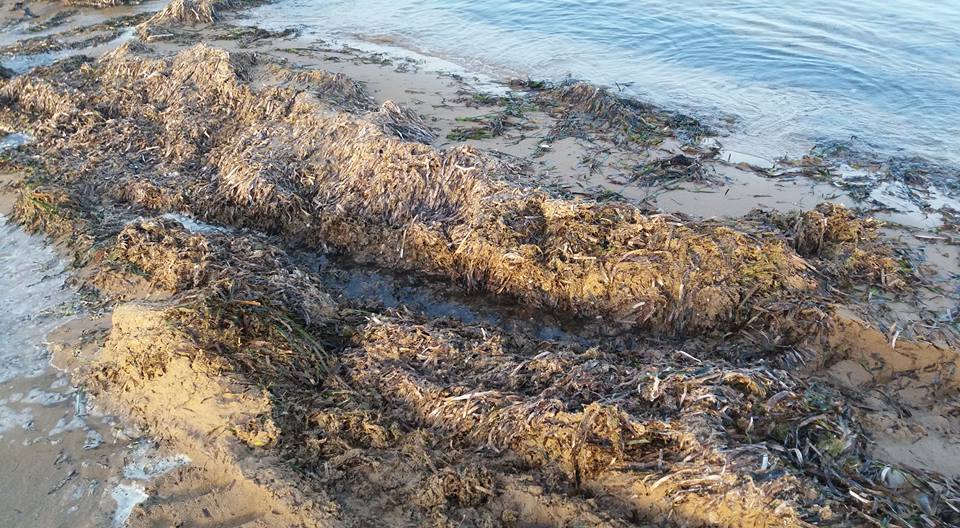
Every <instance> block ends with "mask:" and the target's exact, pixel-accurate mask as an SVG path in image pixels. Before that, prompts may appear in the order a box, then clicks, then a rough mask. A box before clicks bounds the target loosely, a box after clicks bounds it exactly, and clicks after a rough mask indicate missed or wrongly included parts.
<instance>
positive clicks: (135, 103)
mask: <svg viewBox="0 0 960 528" xmlns="http://www.w3.org/2000/svg"><path fill="white" fill-rule="evenodd" d="M137 50H139V51H137ZM138 53H141V54H142V55H138ZM81 69H82V72H83V74H82V75H80V76H76V75H75V74H74V73H70V74H67V73H63V74H59V75H58V74H53V75H49V76H47V77H46V78H38V77H29V78H23V79H15V80H14V81H12V82H11V83H8V84H7V85H6V86H4V87H3V88H2V89H0V97H2V98H3V100H4V101H6V102H7V106H8V107H9V108H10V110H11V113H15V114H16V115H17V116H19V117H20V118H22V116H24V115H27V116H30V122H29V123H28V124H25V126H27V127H29V128H30V129H31V130H35V131H36V133H37V135H38V137H39V138H40V139H39V141H40V142H41V143H42V144H44V145H45V146H46V147H48V148H55V149H57V150H59V151H60V152H62V153H63V154H64V155H66V156H70V152H78V150H79V149H83V150H88V149H90V148H91V147H92V146H94V145H96V149H95V150H96V152H99V153H101V154H100V155H99V156H98V157H96V158H86V160H85V161H84V162H83V163H82V165H81V164H80V163H77V164H75V165H72V166H74V167H77V171H76V172H73V171H68V173H69V175H65V176H64V177H65V178H66V179H71V178H82V179H84V180H85V181H86V182H87V183H88V184H90V185H91V186H93V187H95V188H99V189H100V191H101V192H102V193H105V194H110V195H112V196H115V197H117V198H121V199H123V200H126V201H130V202H134V203H137V204H139V205H142V206H145V207H148V208H150V209H153V210H157V211H170V210H177V211H189V212H191V213H192V214H194V215H195V216H197V217H198V218H203V219H208V220H215V221H218V222H222V223H225V224H229V225H236V226H245V227H252V228H257V229H261V230H264V231H266V232H269V233H275V234H283V235H285V236H287V237H288V238H291V239H296V240H300V241H303V242H307V243H319V242H322V243H324V244H327V245H332V246H335V247H339V248H341V249H342V250H344V251H348V252H350V253H352V254H354V255H355V256H357V257H358V258H361V259H367V260H371V261H376V262H379V263H381V264H384V265H388V266H400V267H408V268H416V269H422V270H426V271H429V272H432V273H436V274H440V275H445V276H447V277H450V278H451V279H453V280H455V281H456V282H459V283H461V284H464V285H465V286H466V287H468V288H471V289H481V290H486V291H492V292H497V293H500V294H506V295H510V296H513V297H515V298H518V299H521V300H522V301H523V302H527V303H530V304H533V305H542V306H548V307H556V308H558V309H561V310H565V311H569V312H572V313H575V314H578V315H582V316H603V317H607V318H609V321H610V322H611V323H619V324H622V325H624V326H626V327H643V328H649V329H653V330H655V331H658V332H662V333H665V334H684V333H696V332H703V331H712V330H721V331H729V330H732V329H737V328H741V327H743V326H746V325H747V324H751V323H753V322H760V323H772V322H773V321H771V320H768V319H767V318H765V317H764V314H766V313H769V309H768V308H764V307H765V306H767V305H771V304H774V303H780V302H781V301H782V300H783V299H784V298H785V297H788V298H789V297H791V296H794V295H799V294H802V293H803V292H805V291H810V290H812V289H814V288H815V287H816V284H815V282H814V281H812V280H811V278H810V277H809V276H808V275H807V274H806V272H805V266H806V265H805V264H804V262H803V261H802V259H801V258H799V257H798V256H797V255H796V254H795V253H794V252H793V250H791V249H790V248H789V247H788V246H787V245H786V244H785V243H784V242H781V241H778V240H775V239H759V238H755V237H753V236H751V235H749V234H747V233H742V232H737V231H735V230H732V229H729V228H726V227H720V226H712V225H709V224H704V225H697V224H695V223H681V222H677V221H675V220H674V219H671V218H669V217H664V216H659V217H658V216H646V215H643V214H641V213H640V212H639V211H638V210H637V209H635V208H634V207H632V206H628V205H623V204H597V203H590V202H575V201H564V200H556V199H553V198H550V197H549V196H548V195H546V194H545V193H543V192H540V191H536V190H532V189H521V188H517V187H514V186H512V185H510V184H509V183H507V182H505V181H504V180H503V179H502V178H501V177H500V176H498V175H506V174H508V173H509V171H510V170H512V169H511V167H510V166H509V165H508V164H506V163H504V162H502V161H500V160H498V159H496V158H491V157H487V156H485V155H483V154H482V153H480V152H478V151H476V150H474V149H472V148H469V147H458V148H454V149H451V150H448V151H437V150H434V149H433V148H431V147H429V146H426V145H422V144H418V143H415V142H409V141H404V140H403V139H401V138H399V137H396V136H395V135H394V134H396V133H398V132H397V131H398V130H403V129H404V128H406V129H408V130H420V129H422V124H421V123H420V122H417V121H415V120H413V119H412V117H410V116H406V117H403V116H404V115H405V114H397V113H393V114H390V113H387V115H388V116H389V115H392V116H393V117H388V120H392V121H391V122H392V123H393V124H390V123H388V124H384V117H383V116H384V111H383V110H381V111H380V112H376V113H373V114H368V115H362V116H359V117H353V116H351V115H349V114H347V113H343V112H341V113H336V114H333V115H330V114H329V113H328V112H327V111H326V110H324V108H325V107H328V106H330V105H333V106H334V107H336V106H337V105H338V104H339V102H340V101H343V100H344V99H349V98H350V96H347V95H345V94H344V93H343V89H344V88H347V89H348V90H351V91H352V88H350V87H349V86H344V85H329V86H326V87H325V88H326V90H327V91H325V92H317V91H316V88H314V89H313V90H303V89H302V88H297V87H295V86H294V87H290V86H288V85H286V83H285V81H284V80H283V76H277V75H276V67H270V68H264V67H263V66H262V65H260V64H258V62H257V60H256V59H255V58H254V57H253V56H252V55H245V54H227V53H225V52H223V51H221V50H216V49H212V48H209V47H206V46H202V45H201V46H196V47H194V48H191V49H189V50H186V51H184V52H181V53H180V54H178V55H177V56H176V57H173V58H154V57H151V56H150V54H149V50H148V49H147V48H144V47H142V45H137V46H132V45H125V46H124V47H122V48H120V49H119V50H118V51H117V52H115V53H112V54H110V55H109V56H106V57H104V58H103V59H101V60H100V61H99V62H98V63H96V64H86V65H83V66H81ZM261 72H268V73H269V74H268V75H263V74H262V73H261ZM254 78H257V79H258V80H261V81H265V83H266V82H273V83H275V84H273V85H270V84H267V85H266V86H264V87H263V88H261V89H259V90H258V91H257V92H254V90H253V89H252V85H251V81H252V79H254ZM131 89H132V90H135V92H134V93H138V94H140V96H139V97H134V98H131V97H130V96H129V94H130V91H129V90H131ZM78 93H84V94H86V97H82V98H80V97H76V95H75V94H78ZM351 93H352V92H351ZM160 108H163V109H164V110H163V111H162V112H160V111H159V109H160ZM106 109H109V110H106ZM105 111H106V112H108V113H104V112H105ZM108 115H109V117H108ZM97 116H99V117H97ZM398 116H399V117H398ZM398 119H402V120H404V123H406V124H404V125H402V126H400V125H397V124H396V121H398ZM17 124H22V123H17ZM384 130H386V132H384ZM121 131H122V137H123V139H122V140H119V141H118V139H119V135H118V133H120V132H121ZM399 133H400V134H404V133H405V132H402V131H401V132H399ZM414 135H416V134H414ZM99 160H103V162H99ZM78 162H79V160H78ZM94 167H97V169H96V170H95V171H94V170H93V169H94ZM125 169H126V170H125ZM134 169H135V170H134ZM94 173H95V174H96V176H94V175H93V174H94ZM774 331H778V330H774ZM787 341H789V339H787Z"/></svg>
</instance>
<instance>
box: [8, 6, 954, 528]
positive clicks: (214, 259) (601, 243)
mask: <svg viewBox="0 0 960 528" xmlns="http://www.w3.org/2000/svg"><path fill="white" fill-rule="evenodd" d="M201 4H202V5H201ZM231 6H232V4H225V5H223V6H221V5H220V4H215V3H203V2H201V3H200V4H190V3H188V2H179V3H177V2H176V1H175V2H174V3H173V4H171V6H169V7H168V9H166V10H164V12H163V13H165V14H162V16H161V15H159V14H158V15H157V17H154V18H153V19H151V21H148V22H147V25H146V26H144V27H146V28H150V27H161V26H162V25H163V24H168V25H171V26H172V25H175V24H185V23H187V24H192V23H211V22H214V21H216V19H217V17H216V9H218V8H221V7H225V8H229V7H231ZM168 29H169V28H168ZM150 31H153V30H150ZM151 34H154V35H156V34H159V33H151ZM527 88H528V89H529V90H530V91H531V93H532V94H533V96H532V97H534V99H535V100H537V101H539V103H538V104H539V105H541V106H542V107H543V108H548V109H549V111H550V112H552V113H553V114H555V115H556V116H558V122H559V123H561V125H560V126H559V128H558V129H556V130H555V132H556V133H557V134H561V135H562V134H583V133H585V132H584V131H585V130H594V131H597V132H598V133H603V134H609V135H611V136H612V137H615V138H616V140H617V141H622V142H636V143H640V144H648V143H650V142H656V141H658V139H657V138H658V137H660V135H661V134H662V133H663V131H664V130H665V129H666V128H670V127H676V126H677V122H675V121H670V119H674V118H671V117H670V116H667V115H665V114H661V113H658V112H656V111H654V110H653V109H650V108H647V107H645V106H642V105H639V104H638V103H633V102H631V101H629V100H626V99H622V98H619V97H617V96H615V95H613V94H612V93H610V92H609V91H607V90H603V89H598V88H596V87H592V86H589V85H585V84H582V83H572V84H563V85H558V86H548V85H546V84H534V83H531V84H530V85H529V86H528V87H527ZM677 119H679V118H677ZM0 127H3V128H8V129H11V130H24V131H28V132H29V133H30V134H31V135H32V136H33V137H34V138H35V140H36V141H35V143H33V144H32V145H29V146H25V147H22V148H21V150H20V152H19V153H18V154H16V155H12V156H11V157H10V158H9V159H8V160H7V161H6V163H7V164H8V165H9V166H11V167H12V168H17V169H19V170H23V171H26V172H29V173H30V175H29V177H27V179H26V180H25V182H24V184H23V185H22V186H21V189H20V193H19V197H18V200H17V204H16V208H15V212H14V215H15V217H16V218H17V219H18V221H20V222H21V223H22V224H23V225H24V226H26V227H27V228H29V229H31V230H33V231H38V232H43V233H46V234H48V235H49V236H51V237H52V238H54V239H57V240H59V241H61V242H63V243H65V244H67V245H68V246H69V247H70V248H71V249H72V250H74V252H75V254H76V255H77V258H76V259H75V264H76V265H77V266H78V267H81V268H82V269H81V271H79V272H78V274H77V277H78V280H81V281H84V283H85V285H86V286H87V287H88V288H91V289H92V290H94V291H95V296H96V297H97V300H98V302H99V303H100V304H101V306H110V305H112V304H114V303H118V302H129V301H136V302H137V303H138V304H137V305H136V309H137V310H143V311H144V312H149V317H146V316H145V317H146V319H149V321H150V328H149V330H150V332H149V333H148V334H149V335H150V336H151V337H150V339H152V340H154V341H157V342H158V343H161V344H162V346H155V347H153V346H151V345H150V343H151V342H150V341H145V342H137V343H134V344H136V345H137V346H136V347H134V346H127V347H125V346H123V345H124V344H125V343H126V341H127V340H131V341H132V340H134V337H133V335H134V334H135V333H136V332H135V331H134V330H136V328H133V329H131V328H126V327H124V328H121V326H122V325H126V324H128V323H131V320H132V319H131V318H130V317H127V316H128V315H130V313H129V312H123V314H124V317H120V318H118V321H117V323H116V325H115V328H114V330H113V332H114V334H113V335H112V341H111V342H110V346H111V347H113V349H112V350H113V351H114V352H117V354H116V357H113V358H111V360H112V361H113V363H111V364H109V365H100V366H99V367H98V368H99V370H95V371H94V372H88V374H90V375H91V379H94V380H95V382H96V384H97V386H98V387H99V388H100V390H102V391H105V392H106V393H109V392H110V391H111V390H113V389H115V388H117V387H123V388H124V389H125V390H130V389H131V387H135V386H136V385H137V384H138V383H145V382H146V381H148V380H155V379H162V378H163V377H164V376H168V375H172V373H171V372H170V369H169V367H170V365H171V364H172V362H174V361H176V360H178V359H179V360H183V359H184V358H188V359H189V364H190V365H191V366H195V365H202V366H203V368H202V369H199V368H198V370H197V372H200V373H202V374H203V375H205V376H226V377H229V378H230V379H231V380H233V381H235V382H236V383H241V384H247V385H250V386H256V387H258V388H260V389H262V390H263V391H264V392H265V394H267V395H268V398H269V405H268V406H266V408H261V407H258V408H257V409H258V411H257V412H258V413H260V414H258V415H257V416H255V417H253V418H251V417H250V416H249V415H247V414H245V415H243V420H242V422H237V423H232V424H228V426H226V427H223V428H221V429H222V431H226V432H227V433H229V434H230V435H233V437H235V438H236V439H237V440H239V441H240V442H242V443H243V444H244V445H245V446H247V448H249V449H251V450H253V451H252V452H253V453H255V454H257V455H259V454H261V453H263V454H270V455H276V456H277V460H279V461H281V463H282V464H284V465H285V466H284V467H290V468H295V469H296V470H297V472H298V474H299V475H301V477H302V478H303V479H304V480H305V482H307V483H309V485H310V486H313V487H314V491H316V492H317V493H318V494H322V495H323V496H324V497H326V499H328V500H329V501H330V505H329V507H327V511H328V512H333V513H332V515H336V516H341V517H343V518H347V519H350V520H351V521H354V520H355V521H356V522H357V523H358V524H384V523H387V524H398V525H399V524H416V525H435V526H477V527H480V526H497V525H516V526H526V525H534V524H557V525H560V524H565V525H576V524H586V525H594V526H628V525H635V524H640V523H650V524H657V525H667V526H707V525H722V526H804V525H811V524H815V525H820V526H850V525H861V524H862V525H876V526H903V527H908V526H909V527H918V526H938V525H950V524H956V523H958V522H960V511H958V509H957V508H958V506H960V502H958V501H960V488H958V483H957V482H956V481H955V479H952V478H950V477H945V476H943V475H939V474H936V473H934V472H923V471H917V470H910V469H907V468H900V467H893V466H892V465H891V464H889V463H886V462H884V461H882V460H878V459H876V458H875V457H874V456H873V455H872V450H871V446H870V439H869V433H868V432H867V431H866V430H865V426H864V424H863V423H862V422H861V420H860V411H859V410H858V409H857V408H855V407H854V406H852V405H851V403H850V401H851V400H850V398H849V397H848V396H847V395H845V394H844V393H843V391H841V390H840V389H838V388H836V387H835V386H833V385H831V384H829V383H827V382H826V381H824V380H822V379H819V378H818V377H808V376H805V375H804V374H803V373H802V372H800V371H799V370H798V369H795V368H791V369H784V368H782V367H784V366H791V367H794V366H797V365H798V363H801V362H802V361H803V360H805V359H808V358H807V357H805V354H806V353H807V352H808V351H810V350H815V349H820V348H822V347H825V346H829V343H826V339H825V337H826V336H825V334H828V333H829V331H830V330H832V329H831V328H830V327H831V325H832V324H833V319H834V313H833V311H834V306H833V303H834V302H835V298H833V297H831V291H832V289H835V288H838V287H845V286H847V285H849V284H853V283H867V284H879V285H881V286H884V287H886V288H890V289H893V290H896V289H901V288H907V287H908V286H909V284H910V280H909V275H908V270H905V269H904V267H903V266H902V265H901V264H900V263H899V262H898V261H897V260H896V258H895V252H894V250H893V249H892V248H891V247H890V246H889V245H886V244H884V243H881V242H880V241H879V239H878V229H879V227H880V226H879V224H878V223H876V222H875V221H873V220H870V219H864V218H861V217H860V216H858V215H857V214H855V212H854V211H851V210H848V209H845V208H842V207H840V206H836V205H832V204H824V205H821V206H819V207H817V208H816V209H815V210H813V211H807V212H800V213H797V214H766V213H765V214H761V213H757V214H755V215H753V216H751V217H750V218H749V219H748V220H749V221H744V222H742V223H740V224H739V225H737V226H731V225H730V224H729V223H720V222H706V221H693V220H689V219H685V218H680V217H676V216H672V215H665V214H649V213H645V212H643V211H641V210H640V209H638V208H637V207H635V206H633V205H630V204H626V203H604V202H597V201H593V200H573V199H565V198H558V197H556V196H554V195H551V194H550V193H548V192H546V191H543V190H541V189H536V188H530V187H523V186H519V185H517V184H516V183H514V181H515V178H514V176H515V174H516V173H517V172H518V171H521V170H522V168H521V167H518V166H516V165H515V164H514V163H512V162H511V160H510V159H509V158H505V157H498V156H494V155H491V154H489V153H487V152H485V151H483V150H481V149H479V148H475V147H469V146H457V147H454V148H450V149H447V150H438V149H436V148H434V147H433V146H431V143H433V142H434V141H435V140H436V135H435V134H436V132H435V131H434V130H433V129H431V127H430V126H429V125H427V123H426V121H424V120H423V119H422V118H421V117H420V116H419V115H417V114H416V113H415V112H413V111H411V110H410V109H407V108H404V107H402V106H400V105H397V104H395V103H393V102H389V101H388V102H385V103H384V104H382V105H380V106H377V105H376V104H375V103H374V102H373V99H372V98H371V97H370V96H369V95H368V94H367V93H366V92H365V91H364V89H363V88H362V86H361V85H359V84H357V83H355V82H353V81H352V80H350V79H349V78H347V77H345V76H343V75H334V74H329V73H326V72H319V71H304V70H302V69H296V68H292V67H290V66H288V65H285V64H280V63H277V62H273V61H270V60H269V59H266V58H264V57H263V56H261V55H255V54H247V53H229V52H227V51H225V50H222V49H217V48H212V47H209V46H206V45H198V46H194V47H192V48H189V49H186V50H181V51H178V52H177V53H175V54H170V53H168V52H165V51H163V50H162V49H160V48H153V47H150V46H148V45H145V44H143V43H139V42H131V43H128V44H125V45H123V46H122V47H120V48H119V49H118V50H116V51H115V52H112V53H110V54H107V55H105V56H103V57H101V58H100V59H98V60H96V61H90V60H74V61H70V62H63V63H59V64H57V65H54V66H52V67H49V68H41V69H38V70H35V71H34V72H32V73H30V74H27V75H23V76H19V77H14V78H12V79H9V80H3V81H0ZM558 137H559V136H558ZM31 153H33V154H40V153H42V155H37V156H31V155H29V154H31ZM697 162H698V160H696V159H695V158H692V157H686V156H684V157H682V158H669V159H666V160H662V161H659V162H656V163H659V166H658V167H655V169H656V171H664V172H669V171H670V170H673V169H674V168H676V167H681V169H677V170H682V171H683V172H684V173H685V174H692V173H695V172H696V165H697ZM656 171H654V172H656ZM652 173H653V172H651V174H652ZM170 213H179V214H186V215H189V217H190V218H193V219H195V220H192V221H194V222H196V221H205V222H209V223H211V224H215V225H216V228H211V229H193V230H191V229H188V227H187V226H186V222H180V221H177V220H173V219H171V217H170V216H169V215H170ZM294 248H296V249H298V250H300V251H305V250H307V251H310V252H313V253H341V254H346V255H349V256H350V257H352V258H354V259H357V260H359V261H361V262H365V263H372V264H374V265H376V266H379V267H382V268H388V269H391V270H397V271H416V272H418V273H426V274H428V275H429V277H430V280H434V281H437V280H444V279H445V280H449V281H451V282H452V283H454V284H456V285H459V286H460V287H462V288H464V289H466V290H467V291H471V292H482V293H484V294H489V295H493V296H498V297H499V298H501V299H502V300H506V301H507V302H516V303H522V304H526V305H529V306H532V307H534V308H536V309H547V310H551V311H554V312H557V313H564V314H567V315H570V316H573V317H578V318H590V319H593V320H595V321H598V323H596V324H598V325H600V326H602V327H603V328H604V330H605V332H606V333H607V334H608V336H610V338H609V339H605V340H602V341H600V342H599V343H585V342H584V341H578V340H566V339H557V340H545V339H542V338H539V337H534V336H532V335H529V334H528V333H526V332H524V331H522V330H509V329H506V328H501V327H497V326H495V325H494V326H492V325H483V324H476V323H466V322H463V321H458V320H456V319H455V318H433V319H431V318H428V317H425V316H424V315H423V314H418V313H411V312H410V311H409V310H403V309H398V310H388V309H379V310H378V309H371V308H357V306H355V305H352V304H350V303H347V302H343V301H342V300H337V297H336V296H335V295H333V294H332V293H333V292H330V291H328V286H326V285H328V284H329V282H324V281H323V280H322V277H321V275H322V274H323V270H317V269H316V267H313V266H311V265H309V261H306V263H305V261H304V260H299V259H296V258H293V257H291V252H292V251H293V250H294ZM134 286H136V287H134ZM145 299H146V300H148V302H147V303H144V302H143V301H144V300H145ZM127 308H129V310H130V311H133V310H134V307H132V305H121V308H120V309H121V310H125V309H127ZM134 326H135V325H134ZM623 333H629V334H632V335H633V336H634V337H635V339H631V340H618V339H615V338H614V337H613V336H616V335H617V334H623ZM894 340H895V339H894ZM814 353H816V352H814ZM790 354H794V355H796V356H797V357H798V358H799V361H798V362H796V363H791V362H788V361H785V360H784V358H785V357H787V356H789V355H790ZM802 356H804V357H802ZM191 368H193V367H191ZM197 375H200V374H197ZM218 431H219V430H218ZM217 434H220V433H219V432H218V433H217ZM259 450H263V451H259Z"/></svg>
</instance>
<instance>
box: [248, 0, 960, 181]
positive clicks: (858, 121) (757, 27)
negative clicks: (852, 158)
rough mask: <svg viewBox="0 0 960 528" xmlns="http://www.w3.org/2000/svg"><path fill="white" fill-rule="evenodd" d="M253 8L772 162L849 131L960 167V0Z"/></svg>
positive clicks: (376, 2)
mask: <svg viewBox="0 0 960 528" xmlns="http://www.w3.org/2000/svg"><path fill="white" fill-rule="evenodd" d="M254 16H255V18H257V19H258V23H261V25H268V26H270V25H272V26H301V27H303V28H304V29H305V30H306V31H307V32H313V33H315V34H317V35H318V36H325V37H328V38H329V37H333V38H339V39H347V40H349V39H375V40H381V41H382V40H384V39H387V40H388V41H389V42H392V43H395V44H396V45H398V46H400V47H407V48H410V49H413V50H417V51H419V52H423V53H426V54H429V55H435V56H439V57H443V58H446V59H449V60H452V61H454V62H457V63H460V64H462V65H464V66H466V67H468V68H472V69H476V70H480V71H483V72H486V73H493V74H495V75H499V76H524V77H532V78H538V79H539V78H548V79H554V80H558V79H562V78H564V77H567V76H573V77H576V78H581V79H587V80H590V81H593V82H597V83H601V84H605V85H609V86H614V87H615V88H617V89H621V90H623V91H624V92H625V93H627V94H629V95H632V96H637V97H640V98H642V99H644V100H646V101H649V102H652V103H655V104H658V105H661V106H664V107H665V108H667V109H674V110H680V111H685V112H689V113H692V114H693V115H695V116H697V117H699V118H701V119H703V120H705V121H706V122H708V123H710V124H713V125H714V126H717V127H719V128H720V129H721V130H722V131H724V132H723V133H724V134H726V135H727V137H725V138H724V140H723V142H724V144H725V145H726V146H727V147H730V148H733V149H737V150H740V151H743V152H748V153H751V154H755V155H760V156H765V157H768V158H776V157H779V156H781V155H799V154H802V153H804V152H806V151H807V150H808V149H809V148H811V147H812V146H814V145H815V144H818V143H819V142H824V141H852V142H853V143H854V144H855V145H859V146H861V147H865V148H871V149H874V150H876V151H878V152H880V153H882V154H884V155H898V156H904V155H907V156H914V155H916V156H922V157H925V158H929V159H933V160H939V161H945V162H948V163H950V164H960V0H948V1H945V2H935V1H916V0H908V1H895V0H894V1H879V0H860V1H850V0H846V1H829V0H805V1H803V2H799V1H784V0H767V1H758V0H744V1H737V2H734V1H730V0H710V1H707V0H689V1H681V2H676V1H663V0H642V1H625V0H586V1H583V0H580V1H572V0H523V1H508V0H362V1H360V0H281V2H280V4H279V5H276V4H274V5H272V6H267V7H265V8H263V9H261V10H259V11H258V12H256V13H255V15H254Z"/></svg>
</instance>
